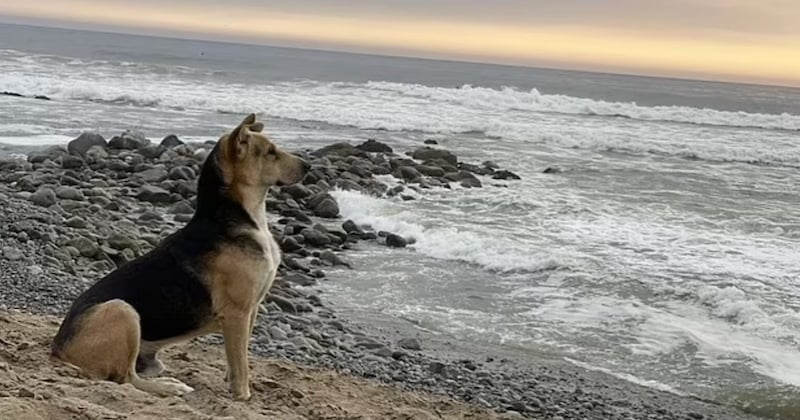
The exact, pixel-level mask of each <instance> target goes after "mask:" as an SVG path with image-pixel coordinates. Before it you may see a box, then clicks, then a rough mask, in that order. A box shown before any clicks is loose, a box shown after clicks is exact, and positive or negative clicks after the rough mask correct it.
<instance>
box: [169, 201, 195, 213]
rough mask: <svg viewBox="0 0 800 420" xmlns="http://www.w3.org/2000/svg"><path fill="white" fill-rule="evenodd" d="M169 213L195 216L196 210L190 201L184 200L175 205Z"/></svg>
mask: <svg viewBox="0 0 800 420" xmlns="http://www.w3.org/2000/svg"><path fill="white" fill-rule="evenodd" d="M168 212H169V213H170V214H194V208H192V205H191V204H190V203H189V202H188V201H186V200H182V201H178V202H177V203H175V204H173V205H172V206H171V207H170V208H169V210H168Z"/></svg>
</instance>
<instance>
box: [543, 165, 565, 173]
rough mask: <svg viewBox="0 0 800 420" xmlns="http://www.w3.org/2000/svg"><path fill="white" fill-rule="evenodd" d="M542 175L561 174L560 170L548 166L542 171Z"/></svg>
mask: <svg viewBox="0 0 800 420" xmlns="http://www.w3.org/2000/svg"><path fill="white" fill-rule="evenodd" d="M542 173H543V174H557V173H561V169H560V168H556V167H555V166H548V167H547V168H545V169H544V170H543V171H542Z"/></svg>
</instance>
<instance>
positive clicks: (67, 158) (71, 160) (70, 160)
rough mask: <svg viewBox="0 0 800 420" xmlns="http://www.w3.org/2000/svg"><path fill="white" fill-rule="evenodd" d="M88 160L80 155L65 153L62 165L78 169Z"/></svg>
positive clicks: (65, 167)
mask: <svg viewBox="0 0 800 420" xmlns="http://www.w3.org/2000/svg"><path fill="white" fill-rule="evenodd" d="M85 164H86V162H84V161H83V159H81V158H80V157H79V156H73V155H64V156H61V167H62V168H63V169H78V168H82V167H83V165H85Z"/></svg>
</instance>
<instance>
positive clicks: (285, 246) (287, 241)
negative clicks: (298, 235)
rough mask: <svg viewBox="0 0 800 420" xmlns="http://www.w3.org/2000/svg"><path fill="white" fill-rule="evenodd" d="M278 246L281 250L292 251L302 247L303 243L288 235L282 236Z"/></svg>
mask: <svg viewBox="0 0 800 420" xmlns="http://www.w3.org/2000/svg"><path fill="white" fill-rule="evenodd" d="M280 246H281V250H282V251H283V252H294V251H297V250H298V249H302V248H303V245H301V244H300V243H299V242H297V239H295V238H292V237H290V236H289V237H285V238H283V240H281V242H280Z"/></svg>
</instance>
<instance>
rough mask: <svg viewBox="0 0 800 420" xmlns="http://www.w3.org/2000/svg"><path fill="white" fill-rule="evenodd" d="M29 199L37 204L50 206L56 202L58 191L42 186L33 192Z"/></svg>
mask: <svg viewBox="0 0 800 420" xmlns="http://www.w3.org/2000/svg"><path fill="white" fill-rule="evenodd" d="M28 200H30V201H31V202H32V203H33V204H36V205H37V206H42V207H50V206H52V205H53V204H55V203H56V193H55V192H54V191H53V190H52V189H51V188H47V187H42V188H39V189H38V190H36V192H35V193H33V194H31V196H30V197H28Z"/></svg>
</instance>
